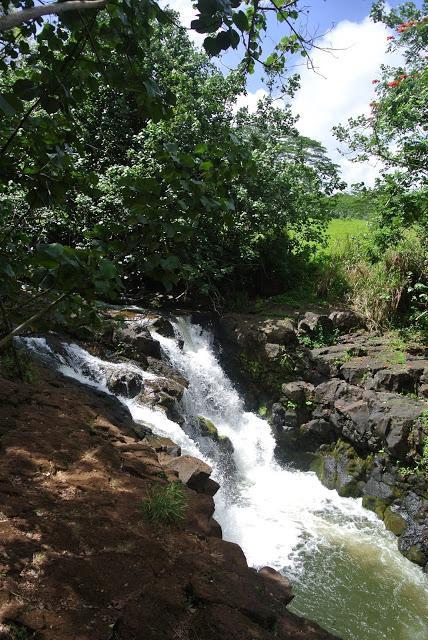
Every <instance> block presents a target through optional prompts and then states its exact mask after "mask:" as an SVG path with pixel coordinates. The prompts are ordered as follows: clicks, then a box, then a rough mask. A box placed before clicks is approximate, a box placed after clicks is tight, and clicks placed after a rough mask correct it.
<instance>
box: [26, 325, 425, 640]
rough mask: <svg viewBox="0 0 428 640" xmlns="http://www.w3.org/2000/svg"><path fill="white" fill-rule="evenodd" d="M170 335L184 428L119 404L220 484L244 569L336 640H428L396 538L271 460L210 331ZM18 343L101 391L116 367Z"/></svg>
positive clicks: (417, 577)
mask: <svg viewBox="0 0 428 640" xmlns="http://www.w3.org/2000/svg"><path fill="white" fill-rule="evenodd" d="M175 330H176V334H177V335H176V338H165V337H163V336H160V335H158V334H156V333H154V334H153V335H154V337H156V338H157V339H158V340H159V341H160V343H161V346H162V349H163V351H164V354H165V358H166V359H167V360H169V361H170V363H171V364H172V365H173V366H174V367H176V368H177V369H179V370H180V371H181V372H182V373H183V375H184V376H185V377H186V378H187V380H188V381H189V388H188V389H187V390H186V391H185V394H184V396H183V400H182V411H183V413H184V415H185V417H186V425H185V426H184V427H183V429H182V428H181V427H180V426H179V425H177V424H175V423H174V422H171V421H170V420H168V419H167V418H166V417H165V416H164V414H163V413H161V412H160V411H156V410H154V409H152V408H150V407H147V406H143V405H141V404H138V403H137V402H135V401H133V400H129V399H125V398H121V400H122V401H123V402H125V403H126V404H127V405H128V407H129V409H130V411H131V413H132V415H133V418H134V420H136V421H142V422H144V423H149V424H150V425H151V427H152V429H153V431H154V432H156V433H158V434H160V435H167V436H169V437H171V438H172V439H173V440H174V441H175V442H176V443H177V444H180V445H181V447H182V448H183V452H185V453H189V454H191V455H196V456H198V457H200V458H202V459H204V460H206V461H207V462H208V463H209V464H210V465H211V466H212V467H213V469H214V473H213V477H214V478H215V479H216V480H217V481H218V482H220V484H221V489H220V490H219V492H218V493H217V495H216V496H215V503H216V512H215V517H216V518H217V520H218V521H219V522H220V524H221V526H222V528H223V537H224V538H225V539H226V540H230V541H232V542H236V543H238V544H239V545H240V546H241V547H242V549H243V550H244V552H245V555H246V557H247V560H248V563H249V564H250V565H252V566H255V567H260V566H264V565H269V566H271V567H274V568H276V569H278V570H279V571H283V572H284V573H285V574H286V575H287V576H288V577H289V578H290V579H291V580H292V581H293V583H294V593H295V594H296V597H295V599H294V600H293V602H292V604H291V605H290V607H289V608H290V609H292V610H293V611H294V612H296V613H298V614H301V615H304V616H306V617H308V618H311V619H313V620H316V621H317V622H319V624H321V625H322V626H323V627H325V628H326V629H328V630H330V631H332V632H335V633H337V634H338V635H339V636H341V637H342V638H343V639H344V640H428V578H427V576H425V575H424V574H423V572H422V570H421V569H420V568H418V567H416V566H415V565H413V564H412V563H410V562H409V561H408V560H406V559H405V558H404V557H403V556H402V555H401V554H400V553H399V552H398V550H397V544H396V539H395V536H394V535H393V534H391V533H389V532H388V531H387V530H386V529H385V527H384V525H383V523H382V522H381V521H379V520H378V519H377V518H376V516H375V515H374V514H372V513H371V512H369V511H367V510H365V509H363V507H362V505H361V499H354V498H341V497H340V496H338V494H337V493H336V492H335V491H330V490H328V489H326V488H325V487H324V486H323V485H322V484H321V483H320V482H319V481H318V479H317V477H316V475H315V474H314V473H312V472H302V471H299V470H296V469H295V468H293V467H292V466H291V465H290V466H287V465H286V464H284V463H279V462H277V461H276V459H275V456H274V448H275V441H274V438H273V436H272V433H271V429H270V426H269V424H268V423H267V422H266V421H265V420H263V419H261V418H260V417H258V416H257V415H255V414H253V413H248V412H246V411H245V409H244V403H243V401H242V399H241V398H240V397H239V395H238V393H237V391H236V390H235V388H234V387H233V385H232V383H231V381H230V380H229V379H228V377H227V376H226V375H225V373H224V371H223V370H222V367H221V366H220V364H219V362H218V360H217V358H216V355H215V351H214V349H213V341H212V336H211V334H210V333H209V332H207V331H205V330H203V329H202V328H201V327H199V326H198V325H195V324H191V323H190V321H189V320H187V319H184V318H180V319H178V320H177V321H176V323H175ZM178 338H180V339H181V340H182V341H184V345H183V346H180V344H179V340H178ZM26 342H27V346H29V347H30V348H32V349H35V350H37V351H38V352H39V353H40V352H43V353H44V355H45V357H47V358H50V359H52V360H53V361H54V362H55V366H56V367H57V368H58V369H59V370H60V371H62V372H63V373H64V374H65V375H68V376H71V377H74V378H77V379H79V380H80V381H82V382H85V383H87V384H91V385H93V386H96V387H98V388H101V389H103V390H106V372H107V371H108V370H109V369H111V368H112V367H120V366H124V365H112V364H111V363H106V362H103V361H102V360H100V359H99V358H96V357H94V356H92V355H90V354H89V353H87V352H86V351H84V350H83V349H81V348H80V347H77V346H76V345H67V346H66V348H65V351H63V352H62V355H61V356H59V355H57V354H53V352H52V351H51V350H50V349H49V347H48V346H47V345H46V342H45V341H44V339H43V338H37V339H27V340H26ZM126 366H128V365H126ZM139 371H140V372H141V370H139ZM145 375H146V377H153V374H145ZM197 416H204V417H206V418H209V419H211V420H212V421H213V423H214V424H215V425H216V427H217V429H218V432H219V434H220V435H222V436H227V437H228V438H229V439H230V440H231V442H232V444H233V447H234V452H233V454H231V453H228V452H227V451H225V450H224V449H222V448H221V446H220V447H219V446H218V445H216V444H215V443H213V441H212V440H211V439H210V438H207V437H203V436H201V435H200V434H199V432H198V429H197V427H196V425H197Z"/></svg>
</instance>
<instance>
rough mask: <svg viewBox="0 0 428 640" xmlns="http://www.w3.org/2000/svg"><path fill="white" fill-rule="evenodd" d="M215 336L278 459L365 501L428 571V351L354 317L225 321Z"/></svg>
mask: <svg viewBox="0 0 428 640" xmlns="http://www.w3.org/2000/svg"><path fill="white" fill-rule="evenodd" d="M278 316H279V317H278ZM217 332H218V335H219V336H220V342H221V343H222V345H223V362H224V363H227V366H228V368H229V370H230V371H231V372H232V374H234V375H236V376H237V377H238V378H239V379H240V381H241V384H242V385H243V386H244V387H246V389H247V394H248V395H249V397H250V399H251V401H252V406H253V408H255V409H256V410H257V409H258V410H259V411H260V412H261V413H262V414H263V415H266V417H269V419H270V422H271V424H272V427H273V429H274V432H275V434H276V439H277V455H278V456H279V457H285V458H286V459H293V458H294V459H295V461H296V462H297V464H298V465H299V466H303V468H309V467H311V468H312V469H313V470H315V471H316V473H317V474H318V477H319V478H320V480H321V481H322V482H323V484H324V485H325V486H326V487H328V488H329V489H335V490H336V491H338V493H339V495H341V496H352V497H363V504H364V506H365V507H366V508H368V509H370V510H372V511H374V512H375V513H376V515H377V516H378V517H379V518H380V519H382V520H383V521H384V522H385V525H386V527H387V528H388V529H389V530H390V531H392V532H393V533H394V534H395V535H396V536H397V540H398V547H399V550H400V551H401V552H402V553H403V555H405V556H406V557H407V558H408V559H410V560H411V561H412V562H415V563H417V564H419V565H420V566H422V567H424V568H425V571H426V572H427V571H428V359H427V349H426V345H424V344H423V343H420V342H419V343H415V342H411V341H410V342H408V343H406V342H405V341H404V340H403V339H402V338H400V337H398V336H397V335H394V334H390V335H388V334H385V335H382V334H379V333H375V332H370V331H366V330H365V329H364V325H363V322H362V320H361V319H360V318H359V317H358V316H356V315H355V314H354V313H352V312H351V311H348V310H336V311H332V312H330V311H327V312H326V310H325V309H315V310H312V311H309V312H305V311H304V310H302V309H299V310H290V314H289V315H286V314H284V313H283V314H276V315H275V316H274V317H272V316H270V315H269V314H268V313H264V314H263V313H258V314H257V313H256V314H236V313H235V314H227V315H225V316H223V317H222V318H221V319H220V320H219V322H218V325H217Z"/></svg>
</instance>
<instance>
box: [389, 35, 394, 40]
mask: <svg viewBox="0 0 428 640" xmlns="http://www.w3.org/2000/svg"><path fill="white" fill-rule="evenodd" d="M387 40H395V36H388V37H387Z"/></svg>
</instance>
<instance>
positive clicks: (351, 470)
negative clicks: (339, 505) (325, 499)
mask: <svg viewBox="0 0 428 640" xmlns="http://www.w3.org/2000/svg"><path fill="white" fill-rule="evenodd" d="M369 463H370V461H368V460H366V459H364V458H360V456H359V455H358V454H357V453H356V451H355V450H354V449H353V447H351V445H349V444H347V443H346V442H343V441H340V440H339V441H338V442H337V443H336V445H335V446H331V447H329V448H327V447H323V448H321V449H320V450H319V451H318V453H317V455H316V457H315V459H314V461H313V463H312V467H311V468H312V470H313V471H315V473H316V474H317V476H318V478H319V480H320V481H321V482H322V484H323V485H324V486H326V487H327V488H328V489H336V491H337V492H338V494H339V495H340V496H343V497H353V498H356V497H359V496H361V493H362V489H363V487H364V482H365V480H366V477H367V466H368V464H369Z"/></svg>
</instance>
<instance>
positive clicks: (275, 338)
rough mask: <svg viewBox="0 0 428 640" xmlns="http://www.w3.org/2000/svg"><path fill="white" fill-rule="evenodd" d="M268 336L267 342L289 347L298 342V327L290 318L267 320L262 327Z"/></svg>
mask: <svg viewBox="0 0 428 640" xmlns="http://www.w3.org/2000/svg"><path fill="white" fill-rule="evenodd" d="M260 329H261V332H262V333H263V334H264V335H265V336H266V342H270V343H274V344H280V345H288V344H295V343H296V342H297V336H296V325H295V324H294V322H293V320H290V319H289V318H278V319H276V318H273V319H269V320H266V321H265V322H263V323H262V324H261V326H260Z"/></svg>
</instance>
